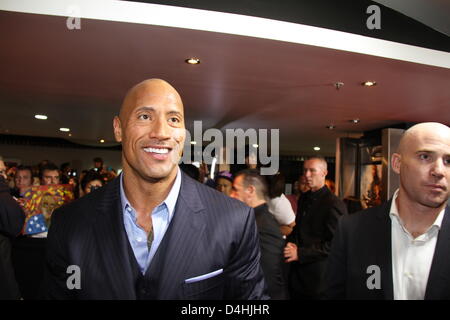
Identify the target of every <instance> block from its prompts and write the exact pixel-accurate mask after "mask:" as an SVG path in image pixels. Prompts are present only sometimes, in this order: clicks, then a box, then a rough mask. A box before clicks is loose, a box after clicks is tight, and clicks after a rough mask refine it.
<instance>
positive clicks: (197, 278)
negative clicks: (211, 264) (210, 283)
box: [184, 269, 223, 283]
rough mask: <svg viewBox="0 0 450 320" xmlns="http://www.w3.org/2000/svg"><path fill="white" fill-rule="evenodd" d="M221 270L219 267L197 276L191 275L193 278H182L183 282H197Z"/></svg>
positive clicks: (219, 272)
mask: <svg viewBox="0 0 450 320" xmlns="http://www.w3.org/2000/svg"><path fill="white" fill-rule="evenodd" d="M222 272H223V269H219V270H216V271H213V272H210V273H205V274H202V275H201V276H197V277H193V278H189V279H186V280H184V282H185V283H193V282H197V281H202V280H206V279H209V278H212V277H215V276H217V275H219V274H221V273H222Z"/></svg>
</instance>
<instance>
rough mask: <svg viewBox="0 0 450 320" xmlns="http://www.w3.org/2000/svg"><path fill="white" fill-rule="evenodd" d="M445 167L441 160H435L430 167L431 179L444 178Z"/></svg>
mask: <svg viewBox="0 0 450 320" xmlns="http://www.w3.org/2000/svg"><path fill="white" fill-rule="evenodd" d="M444 171H445V165H444V162H443V160H442V159H437V160H436V161H434V162H433V165H432V167H431V175H432V176H433V177H437V178H442V177H443V176H444Z"/></svg>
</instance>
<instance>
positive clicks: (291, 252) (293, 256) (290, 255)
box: [284, 242, 298, 263]
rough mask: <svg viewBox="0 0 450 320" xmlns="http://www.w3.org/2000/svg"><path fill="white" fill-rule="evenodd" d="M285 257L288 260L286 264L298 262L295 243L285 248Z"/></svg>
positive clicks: (290, 243) (288, 244) (289, 243)
mask: <svg viewBox="0 0 450 320" xmlns="http://www.w3.org/2000/svg"><path fill="white" fill-rule="evenodd" d="M284 257H285V258H286V261H285V262H286V263H288V262H292V261H298V251H297V245H296V244H295V243H292V242H288V243H287V245H286V247H284Z"/></svg>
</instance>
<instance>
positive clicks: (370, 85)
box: [362, 81, 377, 87]
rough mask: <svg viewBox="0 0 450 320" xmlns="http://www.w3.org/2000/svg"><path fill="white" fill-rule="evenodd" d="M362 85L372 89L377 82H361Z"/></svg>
mask: <svg viewBox="0 0 450 320" xmlns="http://www.w3.org/2000/svg"><path fill="white" fill-rule="evenodd" d="M362 85H363V86H365V87H373V86H376V85H377V82H376V81H366V82H363V83H362Z"/></svg>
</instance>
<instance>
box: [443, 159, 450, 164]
mask: <svg viewBox="0 0 450 320" xmlns="http://www.w3.org/2000/svg"><path fill="white" fill-rule="evenodd" d="M444 163H445V165H446V166H448V165H450V158H448V159H444Z"/></svg>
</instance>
